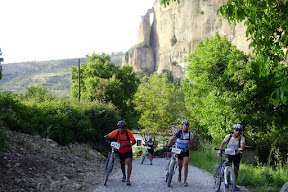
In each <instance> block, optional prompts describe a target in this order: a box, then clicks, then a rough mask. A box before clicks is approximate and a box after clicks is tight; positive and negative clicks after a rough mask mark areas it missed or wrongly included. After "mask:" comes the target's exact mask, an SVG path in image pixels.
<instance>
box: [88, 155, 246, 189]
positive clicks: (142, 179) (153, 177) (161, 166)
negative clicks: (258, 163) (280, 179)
mask: <svg viewBox="0 0 288 192" xmlns="http://www.w3.org/2000/svg"><path fill="white" fill-rule="evenodd" d="M167 163H168V160H165V159H163V158H155V159H154V160H153V165H150V164H149V161H148V160H145V162H144V164H143V165H141V161H140V159H134V160H133V170H132V175H131V179H130V181H131V186H127V185H126V183H124V182H121V181H120V180H121V178H122V173H121V171H120V170H117V171H115V172H114V174H113V175H111V176H110V177H109V180H108V182H107V185H106V186H104V185H103V184H99V186H98V187H97V188H96V189H95V190H94V191H93V192H102V191H107V192H108V191H109V192H114V191H115V192H116V191H117V192H119V191H125V192H130V191H131V192H136V191H137V192H141V191H146V192H147V191H149V192H161V191H171V192H178V191H179V192H180V191H181V192H186V191H187V192H188V191H189V192H193V191H195V192H199V191H201V192H211V191H213V189H212V185H213V180H212V175H211V174H210V173H208V172H206V171H203V170H201V169H199V168H197V167H194V166H192V165H189V173H188V180H187V181H188V183H189V186H188V187H185V186H184V185H183V182H181V183H179V182H178V181H177V177H178V172H176V174H175V175H174V177H173V179H172V183H171V187H168V186H167V183H166V182H165V167H166V165H167ZM182 177H183V176H182ZM182 180H183V178H182ZM221 191H223V189H222V190H221ZM241 191H248V190H246V189H245V188H243V187H241Z"/></svg>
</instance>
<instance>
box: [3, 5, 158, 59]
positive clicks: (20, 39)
mask: <svg viewBox="0 0 288 192" xmlns="http://www.w3.org/2000/svg"><path fill="white" fill-rule="evenodd" d="M153 4H154V0H0V48H1V50H2V58H4V62H3V63H2V64H7V63H13V62H26V61H45V60H57V59H68V58H82V57H85V56H86V55H91V54H92V53H97V54H101V53H107V54H111V53H112V52H121V51H122V52H125V51H128V50H129V49H130V48H131V47H133V46H134V45H135V44H136V43H137V35H138V27H139V25H140V21H141V16H144V15H145V14H146V12H147V10H148V9H150V8H152V7H153Z"/></svg>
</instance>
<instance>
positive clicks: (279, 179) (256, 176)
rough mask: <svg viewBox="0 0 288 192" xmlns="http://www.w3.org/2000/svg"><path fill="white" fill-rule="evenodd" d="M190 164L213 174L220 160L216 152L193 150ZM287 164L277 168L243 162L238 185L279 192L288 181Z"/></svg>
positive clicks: (268, 191) (251, 188) (266, 191)
mask: <svg viewBox="0 0 288 192" xmlns="http://www.w3.org/2000/svg"><path fill="white" fill-rule="evenodd" d="M190 163H191V164H193V165H194V166H197V167H199V168H201V169H204V170H206V171H208V172H210V173H211V174H213V169H214V167H215V165H216V164H217V163H219V159H218V157H217V154H216V151H214V150H213V151H212V150H209V149H207V150H193V151H191V153H190ZM287 168H288V166H287V162H286V163H283V164H281V165H280V164H278V165H277V166H268V165H267V164H266V165H264V164H261V163H258V164H257V165H251V164H245V163H243V162H241V164H240V169H239V176H238V180H237V185H240V186H245V187H247V188H248V189H249V190H253V191H259V192H260V191H261V192H262V191H265V192H279V191H280V189H281V187H282V186H283V185H284V184H285V182H287V181H288V169H287Z"/></svg>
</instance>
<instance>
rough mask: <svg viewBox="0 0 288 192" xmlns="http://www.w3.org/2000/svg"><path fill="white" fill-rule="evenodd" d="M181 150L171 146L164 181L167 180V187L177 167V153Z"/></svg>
mask: <svg viewBox="0 0 288 192" xmlns="http://www.w3.org/2000/svg"><path fill="white" fill-rule="evenodd" d="M181 152H182V150H181V149H177V148H175V147H172V156H171V158H170V160H169V163H168V165H167V166H166V179H165V182H167V185H168V187H170V186H171V181H172V177H173V175H174V173H175V171H176V170H177V167H178V158H177V156H178V154H180V153H181Z"/></svg>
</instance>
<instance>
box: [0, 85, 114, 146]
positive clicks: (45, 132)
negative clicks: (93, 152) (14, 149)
mask: <svg viewBox="0 0 288 192" xmlns="http://www.w3.org/2000/svg"><path fill="white" fill-rule="evenodd" d="M38 91H39V89H38ZM45 94H46V93H45ZM33 95H34V96H31V95H30V96H24V97H23V96H21V95H20V96H18V95H13V94H11V93H1V94H0V112H1V116H0V122H3V124H4V126H5V127H8V128H9V129H11V130H16V131H21V132H24V133H29V134H39V135H40V136H42V137H49V138H51V139H53V140H55V141H56V142H58V143H59V144H61V145H66V144H68V143H74V142H79V143H99V141H100V138H101V137H102V136H103V135H105V134H107V133H109V132H110V131H112V130H113V129H115V128H116V126H115V125H116V123H117V121H118V120H119V119H120V117H119V112H118V111H117V110H115V108H114V107H113V105H112V104H106V103H101V102H98V101H94V102H88V101H83V102H81V103H79V102H76V101H69V100H61V99H59V98H56V97H54V98H53V97H47V98H49V99H43V97H41V98H42V99H43V100H41V102H39V99H35V95H37V94H36V93H33Z"/></svg>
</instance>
